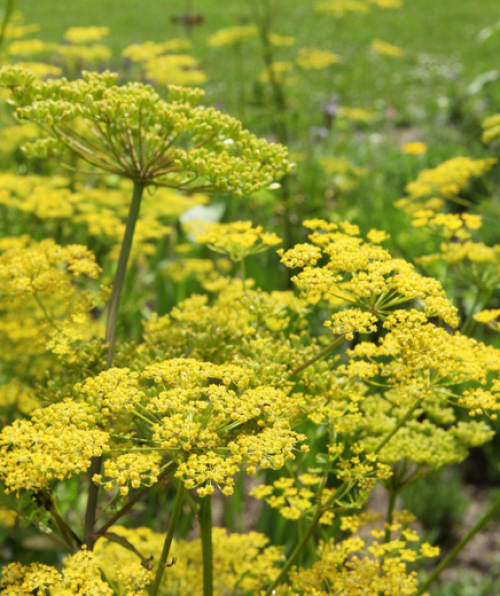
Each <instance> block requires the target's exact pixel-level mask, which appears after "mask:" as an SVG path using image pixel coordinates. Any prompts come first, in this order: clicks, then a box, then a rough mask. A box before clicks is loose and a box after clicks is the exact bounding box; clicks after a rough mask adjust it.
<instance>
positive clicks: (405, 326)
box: [345, 310, 500, 415]
mask: <svg viewBox="0 0 500 596" xmlns="http://www.w3.org/2000/svg"><path fill="white" fill-rule="evenodd" d="M384 327H385V328H387V329H388V330H389V331H388V333H387V334H386V335H385V336H384V337H383V338H382V340H381V341H380V343H379V345H378V346H377V345H375V344H370V343H361V344H358V346H356V347H355V348H354V349H353V350H351V352H350V355H351V357H352V358H353V359H354V361H356V360H358V359H359V360H361V361H362V362H363V363H367V362H366V360H367V361H368V363H369V366H370V368H369V373H368V378H374V377H377V376H378V378H381V379H383V381H384V383H386V384H387V385H388V386H391V387H395V388H397V389H398V394H399V395H400V396H401V397H400V399H401V400H403V396H405V397H404V401H412V400H420V399H424V398H427V396H435V395H436V391H437V392H438V395H439V391H440V388H444V387H455V390H458V391H457V393H456V394H454V393H453V391H449V392H448V393H446V394H445V397H446V399H447V400H449V401H452V402H453V401H454V402H457V401H459V402H460V401H461V400H464V399H465V397H464V396H465V395H469V393H467V391H468V390H467V391H466V392H465V393H464V392H463V389H462V393H460V390H459V386H460V385H461V384H462V383H474V384H478V385H479V386H481V387H487V386H488V385H489V379H488V373H490V372H494V373H498V370H500V352H499V351H498V350H496V349H494V348H492V347H489V346H485V345H484V344H482V343H480V342H478V341H476V340H474V339H472V338H469V337H465V336H464V335H461V334H460V333H458V332H456V333H455V334H453V335H452V334H450V333H448V332H447V331H446V330H445V329H443V328H440V327H436V326H435V325H433V324H432V323H429V322H428V320H427V317H426V316H425V314H424V313H421V312H417V311H403V310H397V311H394V312H393V313H392V314H391V315H389V316H388V317H387V319H386V321H385V322H384ZM388 355H390V356H391V360H390V361H388V362H387V361H386V357H387V356H388ZM365 359H366V360H365ZM345 373H346V374H348V375H354V376H357V375H358V373H359V368H358V367H357V366H352V363H350V364H349V365H347V366H346V367H345ZM481 391H482V389H481ZM466 405H467V407H469V408H471V414H472V415H475V414H479V413H482V412H480V411H479V410H478V409H479V408H480V407H481V406H480V405H479V403H477V402H473V400H469V403H468V404H466ZM485 409H488V410H498V409H500V403H498V401H497V399H496V398H495V399H493V398H492V399H490V400H488V403H487V407H486V406H485Z"/></svg>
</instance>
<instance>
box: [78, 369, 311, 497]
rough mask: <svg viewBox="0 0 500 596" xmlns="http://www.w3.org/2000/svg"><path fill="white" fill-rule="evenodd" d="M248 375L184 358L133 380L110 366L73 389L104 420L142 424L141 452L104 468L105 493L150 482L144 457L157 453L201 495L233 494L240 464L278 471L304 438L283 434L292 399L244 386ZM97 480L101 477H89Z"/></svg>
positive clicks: (151, 466)
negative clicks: (145, 431) (130, 418)
mask: <svg viewBox="0 0 500 596" xmlns="http://www.w3.org/2000/svg"><path fill="white" fill-rule="evenodd" d="M251 378H252V377H251V375H250V373H249V372H248V371H246V370H245V369H243V368H240V367H238V366H235V365H231V364H223V365H215V364H211V363H207V362H200V361H197V360H190V359H174V360H167V361H164V362H162V363H158V364H154V365H150V366H147V367H146V368H145V369H144V370H143V371H142V373H141V374H140V376H139V375H138V374H137V373H133V372H131V371H130V370H128V369H111V370H109V371H106V372H104V373H101V374H100V375H98V376H97V377H95V378H89V379H87V381H86V382H85V383H84V384H83V385H81V386H80V387H79V389H80V391H81V392H82V393H83V394H85V395H86V396H87V400H88V399H90V400H91V401H92V402H93V403H94V404H96V405H98V406H100V408H101V411H102V413H103V414H104V415H105V416H111V420H113V419H114V418H117V419H118V420H120V419H121V418H123V415H124V414H125V416H127V415H128V414H129V413H130V414H132V415H135V416H139V417H140V418H141V420H143V422H146V423H147V424H148V427H149V433H150V434H149V439H148V441H147V442H146V444H144V443H141V445H140V448H141V451H142V454H141V455H136V453H132V454H130V456H129V454H127V455H121V456H119V457H118V458H117V459H111V460H110V463H109V464H105V476H107V477H110V478H111V479H116V480H115V481H113V480H110V481H108V482H107V484H106V485H105V486H106V488H107V489H108V490H111V489H113V488H114V487H115V482H116V484H118V485H120V486H123V487H124V490H123V491H122V492H124V493H126V492H127V487H126V486H125V485H126V484H127V483H128V482H129V481H130V482H131V485H132V486H133V487H137V486H139V485H140V484H144V483H146V484H151V483H154V482H155V480H156V477H157V474H158V473H159V468H158V467H157V466H158V465H159V460H158V459H157V458H156V457H149V456H147V455H146V454H147V453H148V452H149V451H151V450H153V451H155V452H159V451H163V453H164V455H167V454H169V455H170V457H171V458H172V459H174V460H178V462H179V463H178V467H177V472H176V476H178V477H180V478H182V480H183V482H184V484H185V485H186V487H187V488H189V489H191V488H195V487H198V494H199V495H200V496H204V495H205V494H210V493H211V492H213V484H216V485H218V486H220V487H221V488H222V491H223V492H224V493H225V494H231V493H232V492H233V484H234V481H233V478H232V476H233V475H234V474H235V473H236V472H237V471H238V470H239V469H241V467H242V466H243V465H245V466H246V469H247V472H248V473H249V474H253V473H255V472H256V470H257V466H261V467H264V468H266V467H272V468H281V467H282V466H283V465H284V463H285V460H286V459H288V458H292V459H293V458H294V457H295V455H294V452H295V451H296V450H297V449H298V445H299V443H300V442H302V441H303V440H304V439H305V437H304V436H302V435H299V434H297V433H296V432H294V431H292V430H291V429H290V423H289V419H290V416H291V413H293V407H292V404H293V400H294V397H293V396H290V395H287V394H286V393H285V392H284V391H282V390H278V389H273V388H272V387H265V386H257V387H254V388H250V387H248V384H249V382H250V380H251ZM94 481H96V482H99V483H100V482H102V478H100V477H97V478H94Z"/></svg>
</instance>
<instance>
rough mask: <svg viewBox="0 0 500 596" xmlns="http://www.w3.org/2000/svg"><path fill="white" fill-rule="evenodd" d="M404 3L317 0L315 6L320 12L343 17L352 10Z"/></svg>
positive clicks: (393, 1) (373, 0)
mask: <svg viewBox="0 0 500 596" xmlns="http://www.w3.org/2000/svg"><path fill="white" fill-rule="evenodd" d="M402 4H403V3H402V0H320V1H319V2H316V4H315V7H316V10H317V11H318V12H325V13H327V14H331V15H333V16H335V17H343V16H345V15H346V14H348V13H350V12H354V13H365V12H369V11H370V9H371V7H372V6H378V7H379V8H400V7H401V6H402Z"/></svg>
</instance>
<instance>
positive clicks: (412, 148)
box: [401, 141, 427, 155]
mask: <svg viewBox="0 0 500 596" xmlns="http://www.w3.org/2000/svg"><path fill="white" fill-rule="evenodd" d="M401 151H402V152H403V153H407V154H408V155H423V154H424V153H427V145H426V144H425V143H421V142H418V141H414V142H411V143H405V144H404V145H403V146H402V147H401Z"/></svg>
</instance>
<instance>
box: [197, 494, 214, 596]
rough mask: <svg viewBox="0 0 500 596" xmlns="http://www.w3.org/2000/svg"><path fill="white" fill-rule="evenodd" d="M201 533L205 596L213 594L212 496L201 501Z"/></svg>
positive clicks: (207, 496)
mask: <svg viewBox="0 0 500 596" xmlns="http://www.w3.org/2000/svg"><path fill="white" fill-rule="evenodd" d="M200 533H201V549H202V553H203V596H212V594H213V584H214V579H213V552H212V495H206V496H205V497H203V498H202V499H201V501H200Z"/></svg>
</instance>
